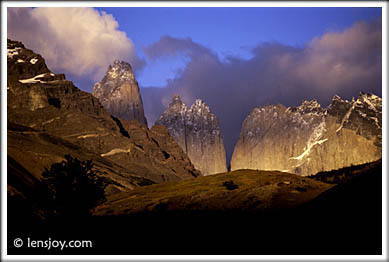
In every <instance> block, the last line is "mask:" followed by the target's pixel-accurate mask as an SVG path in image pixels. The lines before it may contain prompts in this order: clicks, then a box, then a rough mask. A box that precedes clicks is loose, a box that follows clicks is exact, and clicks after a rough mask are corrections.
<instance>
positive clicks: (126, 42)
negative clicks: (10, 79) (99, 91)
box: [7, 7, 145, 80]
mask: <svg viewBox="0 0 389 262" xmlns="http://www.w3.org/2000/svg"><path fill="white" fill-rule="evenodd" d="M7 11H8V19H7V22H8V37H9V38H11V39H13V40H17V41H22V42H23V43H26V46H27V47H28V48H30V49H33V50H34V51H36V52H37V53H40V54H42V55H43V56H44V57H45V58H46V61H47V64H48V65H49V67H50V68H52V69H53V70H54V71H58V72H66V73H70V74H72V75H74V76H76V77H79V76H85V75H89V76H90V77H91V78H93V79H95V80H96V79H99V77H101V76H102V75H103V74H104V73H105V71H106V70H107V67H108V65H109V64H110V63H112V61H113V60H114V59H121V60H125V61H129V62H131V64H132V65H133V67H134V69H135V70H137V69H141V68H142V67H143V66H144V63H145V62H144V61H143V60H141V59H139V57H138V56H137V55H136V54H135V50H134V44H133V42H132V41H131V39H130V38H129V37H128V36H127V35H126V33H125V32H123V31H120V30H119V24H118V22H117V21H116V20H115V18H114V17H113V16H112V15H110V14H107V13H105V12H99V11H97V10H95V9H93V8H57V7H56V8H8V9H7Z"/></svg>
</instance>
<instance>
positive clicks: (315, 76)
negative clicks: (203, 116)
mask: <svg viewBox="0 0 389 262" xmlns="http://www.w3.org/2000/svg"><path fill="white" fill-rule="evenodd" d="M381 39H382V36H381V18H380V19H377V20H374V21H370V22H358V23H355V24H354V25H352V26H351V27H349V28H348V29H346V30H344V31H341V32H327V33H326V34H324V35H322V36H320V37H316V38H314V39H313V40H312V41H311V42H309V43H308V44H307V45H306V46H305V47H303V48H296V47H291V46H286V45H283V44H280V43H262V44H259V45H258V46H257V47H255V48H254V49H253V50H252V54H253V57H252V58H251V59H248V60H245V59H241V58H239V57H227V58H225V59H224V60H221V59H220V58H219V57H218V56H217V54H215V53H214V52H213V51H212V50H210V49H208V48H206V47H204V46H202V45H200V44H198V43H196V42H194V41H192V40H191V39H190V38H186V39H178V38H173V37H170V36H165V37H162V38H161V39H160V40H159V41H158V42H156V43H154V44H152V45H150V46H148V47H147V48H145V53H146V55H148V57H149V58H150V59H151V60H156V59H163V58H164V57H166V56H174V55H184V56H186V57H187V58H188V60H189V62H188V63H187V65H186V67H185V68H184V69H183V70H182V72H180V74H178V75H177V76H176V77H175V78H174V79H170V80H169V81H168V84H167V86H166V88H158V89H157V88H143V89H142V95H143V99H144V104H145V113H146V115H147V117H148V119H149V121H150V122H151V123H153V122H154V121H155V120H156V118H157V117H158V116H159V115H160V114H161V113H162V112H163V111H164V109H165V107H166V106H167V104H168V102H169V101H170V100H171V97H172V96H173V94H175V93H177V94H179V95H181V97H182V99H183V101H184V102H185V103H187V104H191V103H192V102H193V100H194V99H195V98H202V99H203V100H204V101H205V102H206V103H208V104H209V105H210V107H211V109H212V111H213V112H215V114H216V115H217V116H218V117H219V120H220V123H221V126H222V132H223V136H224V141H226V143H227V144H226V149H227V152H228V155H229V154H231V153H232V149H233V146H234V143H235V142H236V140H237V138H238V136H239V132H240V128H241V124H242V121H243V120H244V118H245V117H246V116H247V115H248V114H249V112H250V111H251V109H252V108H253V107H257V106H261V105H264V104H268V103H282V104H285V105H297V104H298V103H300V102H301V101H302V100H303V99H312V98H317V99H318V100H319V102H320V103H322V104H323V105H324V106H326V105H327V104H328V103H329V101H330V99H331V98H332V96H333V95H334V94H339V95H341V96H342V97H345V98H351V97H352V96H357V95H358V94H359V91H365V92H373V93H375V94H377V95H381V93H382V91H381V88H382V86H381V74H382V68H381V59H382V54H381V53H382V51H381V49H382V46H381ZM156 94H157V95H156Z"/></svg>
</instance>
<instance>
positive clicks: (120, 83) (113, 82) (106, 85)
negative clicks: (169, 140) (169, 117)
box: [92, 60, 147, 125]
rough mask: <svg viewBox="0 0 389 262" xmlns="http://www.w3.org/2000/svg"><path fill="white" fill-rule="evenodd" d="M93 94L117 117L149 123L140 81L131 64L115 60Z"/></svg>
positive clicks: (94, 88) (95, 86)
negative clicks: (145, 112)
mask: <svg viewBox="0 0 389 262" xmlns="http://www.w3.org/2000/svg"><path fill="white" fill-rule="evenodd" d="M92 94H93V95H94V96H95V97H96V98H97V99H99V101H100V103H101V104H102V105H103V106H104V108H105V109H107V111H108V112H110V113H111V114H112V115H114V116H115V117H120V118H123V119H126V120H133V119H135V120H137V121H138V122H139V123H141V124H143V125H147V120H146V118H145V115H144V110H143V102H142V97H141V95H140V92H139V87H138V82H137V81H136V79H135V77H134V74H133V72H132V68H131V66H130V64H128V63H126V62H123V61H119V60H115V61H114V63H113V65H110V66H109V67H108V71H107V73H106V75H105V76H104V78H103V79H102V80H101V81H100V82H97V83H96V84H95V85H94V87H93V92H92Z"/></svg>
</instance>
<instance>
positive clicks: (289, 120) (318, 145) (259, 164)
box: [231, 92, 382, 176]
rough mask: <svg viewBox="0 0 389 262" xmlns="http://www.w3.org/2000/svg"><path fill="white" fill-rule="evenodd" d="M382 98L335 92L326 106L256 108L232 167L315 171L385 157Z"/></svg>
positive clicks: (309, 103)
mask: <svg viewBox="0 0 389 262" xmlns="http://www.w3.org/2000/svg"><path fill="white" fill-rule="evenodd" d="M381 127H382V99H381V98H380V97H378V96H376V95H373V94H365V93H363V92H361V93H360V95H359V97H358V98H357V100H354V99H353V100H352V101H347V100H343V99H341V98H340V97H339V96H334V97H333V99H332V102H331V104H330V105H329V106H328V108H322V107H321V106H320V104H319V103H318V102H317V101H316V100H312V101H303V103H302V104H301V105H300V106H298V107H288V108H287V107H285V106H283V105H267V106H264V107H260V108H255V109H254V110H253V111H252V112H251V113H250V115H249V116H248V117H247V118H246V119H245V121H244V122H243V125H242V130H241V134H240V137H239V140H238V142H237V144H236V146H235V149H234V153H233V156H232V159H231V170H237V169H246V168H248V169H259V170H282V171H285V172H291V173H295V174H299V175H304V176H306V175H312V174H315V173H317V172H319V171H328V170H332V169H338V168H342V167H345V166H350V165H357V164H362V163H366V162H371V161H375V160H377V159H379V158H381V133H382V129H381Z"/></svg>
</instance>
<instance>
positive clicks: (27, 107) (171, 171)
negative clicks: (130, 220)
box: [7, 40, 200, 192]
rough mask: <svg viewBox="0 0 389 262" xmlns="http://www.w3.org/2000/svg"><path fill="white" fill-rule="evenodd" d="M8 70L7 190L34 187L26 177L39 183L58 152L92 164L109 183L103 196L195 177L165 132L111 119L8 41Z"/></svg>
mask: <svg viewBox="0 0 389 262" xmlns="http://www.w3.org/2000/svg"><path fill="white" fill-rule="evenodd" d="M7 66H8V70H7V76H8V81H7V120H8V123H7V141H8V143H7V154H8V158H9V159H10V161H8V164H9V165H12V168H10V170H14V171H15V172H9V173H8V181H9V182H10V181H14V182H12V183H11V184H9V187H10V188H14V189H15V188H18V187H19V186H20V184H25V183H24V182H23V181H33V180H32V179H29V178H26V177H28V176H30V177H31V176H33V177H34V178H35V179H40V177H41V174H42V172H43V171H44V170H45V168H49V167H50V166H51V164H53V163H56V162H60V161H62V160H64V155H65V154H70V155H72V156H73V157H76V158H78V159H80V160H89V159H91V160H93V163H94V167H95V169H96V170H97V171H98V172H99V173H100V174H101V175H102V176H105V177H106V178H107V179H108V180H109V181H110V185H109V186H108V187H107V190H108V191H109V192H114V191H118V190H119V191H126V190H131V189H133V188H134V187H137V186H142V185H148V184H153V183H160V182H164V181H175V180H182V179H190V178H194V177H197V176H199V175H200V173H199V172H198V171H197V170H196V169H195V168H194V167H193V165H192V164H191V162H190V160H189V159H188V157H187V156H186V154H185V153H184V152H183V151H182V149H181V148H180V147H179V146H178V145H177V143H176V142H175V141H174V139H173V138H172V137H171V136H170V135H169V132H168V130H167V128H165V127H154V128H152V129H150V130H149V129H148V128H147V126H145V125H141V124H139V123H138V122H137V121H134V120H133V121H127V120H123V119H121V118H119V117H114V116H111V114H109V113H108V112H107V111H106V110H105V109H104V107H103V106H102V105H101V104H100V102H99V101H98V99H97V98H95V97H94V96H92V95H91V94H89V93H86V92H83V91H81V90H80V89H78V88H77V87H75V86H74V84H73V83H72V82H71V81H68V80H66V79H65V75H63V74H54V73H52V72H51V71H50V70H49V69H48V68H47V66H46V64H45V60H44V59H43V58H42V57H41V56H40V55H38V54H35V53H34V52H33V51H31V50H29V49H26V48H25V47H24V46H23V44H22V43H20V42H15V41H12V40H8V41H7ZM22 176H26V177H24V178H23V177H22ZM14 191H15V190H14ZM16 191H20V190H16ZM16 191H15V192H16Z"/></svg>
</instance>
